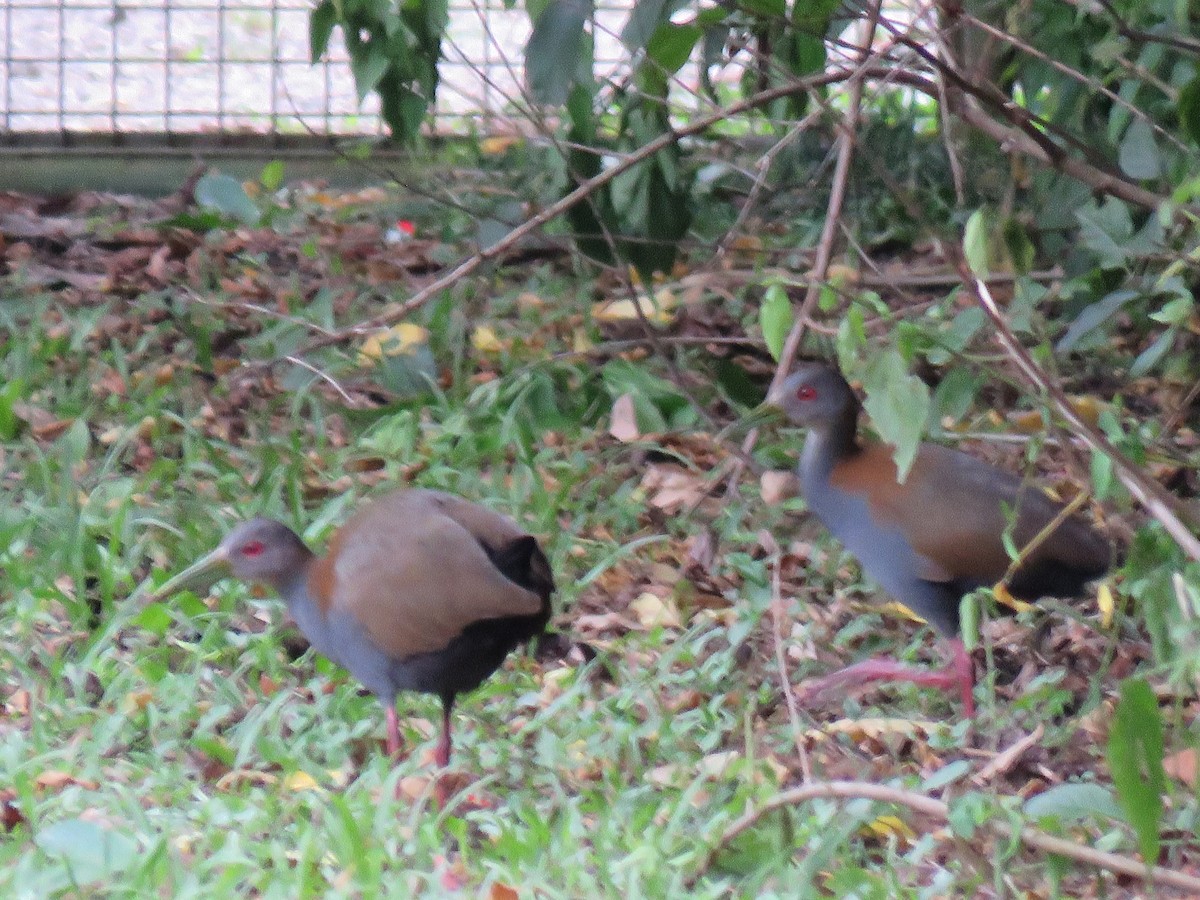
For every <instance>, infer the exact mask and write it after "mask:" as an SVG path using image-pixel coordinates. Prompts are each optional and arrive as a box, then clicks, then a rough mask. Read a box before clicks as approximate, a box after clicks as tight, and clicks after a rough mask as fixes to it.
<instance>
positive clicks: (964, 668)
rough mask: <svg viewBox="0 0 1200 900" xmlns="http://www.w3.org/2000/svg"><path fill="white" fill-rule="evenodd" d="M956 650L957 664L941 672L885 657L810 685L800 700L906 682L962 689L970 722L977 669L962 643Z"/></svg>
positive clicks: (951, 664)
mask: <svg viewBox="0 0 1200 900" xmlns="http://www.w3.org/2000/svg"><path fill="white" fill-rule="evenodd" d="M954 649H955V653H954V661H953V662H952V663H950V665H948V666H945V667H944V668H941V669H917V668H913V667H911V666H905V665H902V664H901V663H898V662H896V661H895V660H894V659H887V658H884V657H877V658H874V659H867V660H863V661H862V662H860V663H855V664H854V665H852V666H847V667H846V668H844V669H841V670H839V671H837V672H834V673H832V674H831V675H826V676H825V677H824V678H818V679H816V680H815V681H810V682H808V683H807V684H805V685H804V686H803V688H802V689H801V690H800V692H799V695H798V698H797V699H799V700H801V701H802V702H811V701H815V700H817V699H818V698H819V697H821V696H822V695H824V694H828V693H831V692H836V693H844V692H845V691H847V690H849V689H851V688H855V687H859V686H861V685H864V684H870V683H872V682H875V681H907V682H910V683H912V684H919V685H922V686H924V687H933V688H940V689H942V690H951V689H952V688H955V687H957V688H959V690H960V693H961V696H962V700H963V707H964V712H965V713H966V715H967V717H968V718H970V717H972V716H974V715H975V698H974V696H973V692H972V689H973V687H974V669H973V666H972V663H971V657H970V656H969V655H968V654H967V652H966V650H964V649H963V648H962V644H961V642H959V643H958V644H957V645H956V646H955V648H954Z"/></svg>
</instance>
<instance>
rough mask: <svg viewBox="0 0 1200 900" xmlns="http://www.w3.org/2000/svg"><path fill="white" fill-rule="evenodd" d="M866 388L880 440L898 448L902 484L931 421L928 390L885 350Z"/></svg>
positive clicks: (873, 362)
mask: <svg viewBox="0 0 1200 900" xmlns="http://www.w3.org/2000/svg"><path fill="white" fill-rule="evenodd" d="M863 387H864V388H865V390H866V392H867V399H866V403H865V404H864V406H865V408H866V411H867V415H869V416H870V417H871V422H872V423H873V424H874V426H875V430H876V431H878V432H879V436H880V437H881V438H883V440H884V441H886V442H887V443H889V444H891V445H892V446H893V447H894V448H895V450H894V453H893V458H894V459H895V461H896V468H897V469H898V470H899V477H900V481H901V482H903V481H904V480H905V479H906V478H907V477H908V472H909V470H910V469H911V468H912V464H913V461H914V460H915V459H916V458H917V450H918V448H919V447H920V446H921V436H922V435H923V434H924V432H925V422H926V420H927V419H928V418H929V407H930V400H929V387H928V385H926V384H925V382H923V381H922V380H921V379H920V378H917V377H916V376H915V375H910V374H908V366H907V365H906V364H905V362H904V359H903V357H901V356H900V354H899V353H898V352H896V351H895V350H885V351H884V352H882V353H880V354H879V355H877V356H876V357H875V358H874V359H873V360H871V362H870V363H869V364H868V365H867V371H866V377H865V378H864V380H863Z"/></svg>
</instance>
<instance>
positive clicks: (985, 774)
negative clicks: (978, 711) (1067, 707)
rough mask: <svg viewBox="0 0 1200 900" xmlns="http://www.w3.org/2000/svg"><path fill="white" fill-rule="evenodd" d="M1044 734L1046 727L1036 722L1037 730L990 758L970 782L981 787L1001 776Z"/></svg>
mask: <svg viewBox="0 0 1200 900" xmlns="http://www.w3.org/2000/svg"><path fill="white" fill-rule="evenodd" d="M1045 733H1046V726H1045V725H1044V724H1042V723H1041V722H1038V726H1037V728H1035V729H1033V731H1031V732H1029V734H1027V735H1025V737H1023V738H1021V739H1020V740H1019V741H1016V742H1015V743H1014V744H1012V745H1011V746H1010V747H1007V748H1005V749H1004V750H1002V751H1001V752H1000V753H997V754H996V755H995V756H994V757H992V761H991V762H989V763H988V764H987V765H986V766H984V767H983V768H982V769H980V770H979V771H978V772H976V773H975V774H974V775H972V776H971V780H972V781H973V782H975V783H976V784H977V785H980V786H983V785H985V784H987V783H988V782H989V781H991V780H992V779H993V778H995V777H996V776H997V775H1003V774H1004V773H1005V772H1007V771H1008V770H1009V769H1011V768H1012V767H1013V765H1014V764H1015V763H1016V761H1017V760H1018V759H1020V758H1021V757H1022V756H1024V755H1025V753H1026V751H1028V750H1029V748H1030V747H1032V746H1033V745H1034V744H1036V743H1037V742H1038V741H1040V740H1041V739H1042V735H1043V734H1045Z"/></svg>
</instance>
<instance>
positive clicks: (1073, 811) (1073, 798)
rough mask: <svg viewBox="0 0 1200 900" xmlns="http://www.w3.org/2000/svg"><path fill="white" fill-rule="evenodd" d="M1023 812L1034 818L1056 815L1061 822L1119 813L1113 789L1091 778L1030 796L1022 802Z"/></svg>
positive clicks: (1118, 815)
mask: <svg viewBox="0 0 1200 900" xmlns="http://www.w3.org/2000/svg"><path fill="white" fill-rule="evenodd" d="M1025 815H1027V816H1029V817H1030V818H1033V819H1043V818H1055V819H1058V820H1059V821H1060V822H1063V823H1069V822H1078V821H1080V820H1081V819H1086V818H1089V817H1091V816H1107V817H1108V818H1111V819H1118V818H1120V817H1121V810H1120V808H1119V807H1118V806H1117V801H1116V800H1115V799H1114V798H1113V793H1112V791H1110V790H1109V789H1108V788H1106V787H1104V786H1103V785H1099V784H1094V783H1092V782H1073V783H1069V784H1056V785H1054V787H1052V788H1049V789H1048V790H1045V791H1042V793H1040V794H1036V795H1034V796H1033V797H1030V798H1029V800H1028V801H1026V803H1025Z"/></svg>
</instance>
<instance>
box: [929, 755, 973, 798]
mask: <svg viewBox="0 0 1200 900" xmlns="http://www.w3.org/2000/svg"><path fill="white" fill-rule="evenodd" d="M970 772H971V763H970V761H969V760H965V759H956V760H955V761H954V762H952V763H947V764H946V765H944V766H942V767H941V768H940V769H938V770H937V771H936V772H934V773H932V774H931V775H930V776H929V777H928V778H926V779H925V780H924V781H923V782H921V792H922V793H929V792H930V791H936V790H940V789H941V788H944V787H945V786H946V785H948V784H953V783H954V782H956V781H958V780H959V779H960V778H962V777H963V776H964V775H968V774H970Z"/></svg>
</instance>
